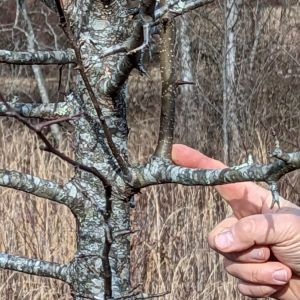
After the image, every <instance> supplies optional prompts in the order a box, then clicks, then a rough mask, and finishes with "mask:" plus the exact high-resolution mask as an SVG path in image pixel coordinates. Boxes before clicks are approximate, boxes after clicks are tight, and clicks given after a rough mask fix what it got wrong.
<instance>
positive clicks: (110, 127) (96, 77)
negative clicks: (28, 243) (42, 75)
mask: <svg viewBox="0 0 300 300" xmlns="http://www.w3.org/2000/svg"><path fill="white" fill-rule="evenodd" d="M42 2H43V3H44V4H45V5H46V6H47V7H48V8H49V9H50V10H52V11H55V12H56V13H57V14H58V18H59V21H58V22H59V25H60V27H61V29H62V30H63V32H64V33H65V36H66V39H68V41H69V42H70V44H71V46H72V49H64V50H60V51H58V50H56V51H43V50H42V49H39V50H38V51H35V52H32V51H31V52H29V51H28V52H16V51H9V50H5V49H3V50H0V61H1V62H2V63H9V64H26V65H43V64H49V65H64V64H75V65H76V66H75V70H76V71H77V73H78V74H77V78H76V87H75V88H74V89H73V90H70V91H69V92H68V93H67V94H65V98H64V101H63V102H58V103H46V104H45V103H43V104H37V103H35V104H30V103H18V102H15V101H13V102H12V101H8V100H7V99H6V97H5V96H1V101H2V104H1V106H0V113H1V115H3V116H8V117H12V118H15V119H17V120H18V121H20V122H21V123H22V124H24V126H27V127H28V128H29V129H30V130H32V131H33V132H35V133H36V134H37V135H38V137H39V139H40V140H41V146H40V149H41V150H42V151H48V152H50V153H52V154H53V155H57V156H58V157H60V158H61V159H62V160H65V161H67V162H68V163H70V164H71V165H73V166H74V167H75V176H74V177H73V178H72V179H71V180H70V181H69V182H67V183H66V184H58V183H55V182H51V181H49V180H45V179H42V178H38V177H35V176H31V175H29V174H24V173H20V172H17V171H13V170H8V169H2V170H0V185H1V186H5V187H8V188H13V189H18V190H21V191H24V192H27V193H30V194H33V195H37V196H40V197H43V198H45V199H49V200H52V201H55V202H58V203H61V204H64V205H66V206H67V207H68V208H69V209H70V210H71V211H72V213H73V214H74V216H75V218H76V221H77V230H76V234H77V251H76V254H75V256H74V258H73V260H72V261H71V262H70V263H69V264H59V263H55V262H48V261H43V260H36V259H29V258H24V257H17V256H13V255H10V254H7V253H1V254H0V267H1V268H4V269H9V270H15V271H19V272H24V273H28V274H33V275H38V276H46V277H51V278H56V279H60V280H62V281H65V282H66V283H68V284H69V285H70V288H71V291H72V295H73V296H74V299H76V300H81V299H99V300H100V299H141V298H154V297H159V296H162V295H165V294H166V293H167V291H161V293H158V294H146V293H143V292H140V291H138V290H137V289H136V288H135V287H130V274H129V273H130V272H129V257H130V250H129V237H130V235H131V234H132V233H133V232H134V230H132V229H131V228H130V222H129V208H130V207H131V206H134V201H133V196H134V195H135V194H136V193H139V192H140V190H141V189H142V188H144V187H147V186H151V185H158V184H164V183H180V184H183V185H204V186H213V185H219V184H226V183H232V182H242V181H263V182H266V183H267V184H269V186H270V189H271V191H272V194H273V204H272V206H273V205H274V204H278V205H279V204H280V202H279V194H278V189H277V182H278V180H279V179H280V178H281V177H282V176H283V175H285V174H287V173H289V172H291V171H293V170H296V169H299V168H300V152H292V153H285V152H283V151H282V150H281V148H280V145H279V141H278V139H277V137H276V134H275V133H274V132H273V135H274V141H275V149H274V151H271V153H270V157H275V158H277V159H278V160H276V161H275V162H273V163H271V164H268V165H257V164H254V163H253V161H252V159H251V157H249V159H248V162H246V163H244V164H241V165H238V166H234V167H230V168H227V169H223V170H199V169H189V168H184V167H178V166H176V165H174V164H173V163H172V160H171V148H172V144H173V135H174V119H175V98H176V93H177V89H178V87H180V86H182V85H187V84H192V83H193V82H191V81H190V80H192V77H191V76H189V75H187V79H186V78H176V77H175V74H176V72H175V62H174V60H175V59H174V58H175V55H174V45H175V22H174V17H176V16H178V15H182V14H184V13H188V12H189V11H191V10H193V9H195V8H197V7H199V6H203V5H205V4H207V3H209V2H211V0H188V1H186V2H182V1H178V0H171V1H166V0H161V1H160V3H159V8H157V9H155V7H156V2H155V1H153V0H141V1H140V3H139V6H138V7H136V8H132V9H129V10H128V9H127V8H126V7H125V4H123V3H122V2H121V1H114V2H113V1H112V2H110V1H91V0H77V1H59V0H55V1H54V0H42ZM238 5H239V3H237V2H236V1H230V0H228V1H227V2H226V4H225V6H224V11H225V14H224V16H225V22H226V24H225V30H224V32H225V33H226V42H225V46H224V53H225V54H226V55H225V57H228V59H227V58H226V59H225V63H224V69H223V71H224V72H225V75H224V81H223V83H224V91H225V94H226V96H225V99H228V97H229V96H230V97H232V95H233V97H235V92H234V91H233V90H232V88H231V87H230V86H231V83H232V81H233V78H234V76H235V75H234V60H235V51H236V50H235V46H234V40H235V39H236V37H235V32H234V25H235V22H236V18H237V14H238V12H237V9H238ZM178 24H179V26H180V23H178ZM257 30H259V28H258V27H257ZM153 34H159V53H160V71H161V88H162V92H161V118H160V130H159V138H158V143H157V147H156V150H155V151H154V153H153V155H152V156H151V157H150V158H149V161H148V162H147V163H145V164H143V165H137V166H136V165H134V166H133V165H132V164H131V163H130V161H129V159H128V155H127V139H128V134H129V128H128V126H127V121H126V101H128V99H127V98H128V97H127V79H128V77H129V75H130V73H131V71H132V70H133V69H134V68H136V69H138V70H139V72H140V73H141V74H143V75H147V74H146V70H145V69H144V66H143V56H144V54H145V52H147V51H150V53H151V38H152V37H151V36H152V35H153ZM180 35H181V36H182V35H184V31H183V30H182V28H179V36H180ZM227 39H228V40H227ZM184 42H185V43H186V41H183V40H182V44H184ZM253 47H255V44H254V46H253ZM255 52H256V50H255V49H254V48H253V53H254V55H255ZM228 61H230V62H232V64H231V63H230V64H227V63H228ZM252 63H253V62H252ZM252 68H253V67H251V70H252ZM230 81H231V83H230ZM228 82H229V83H228ZM226 101H227V100H226ZM231 103H232V105H233V108H232V111H234V109H235V100H234V101H232V102H231ZM227 105H228V104H227V102H224V107H225V109H227ZM226 113H227V112H226ZM30 118H39V119H44V120H43V122H41V123H38V124H36V125H33V124H32V123H30V122H29V121H28V119H30ZM63 122H69V123H70V124H71V125H72V126H73V127H74V130H75V157H76V158H75V160H73V159H71V158H70V157H68V156H66V155H65V154H63V153H61V152H60V151H58V150H57V149H56V148H55V147H53V146H52V145H51V143H50V142H49V140H48V139H47V138H46V136H45V135H44V134H43V129H44V128H46V127H49V126H52V125H56V124H61V123H63ZM226 122H227V121H226ZM225 125H226V126H227V124H225ZM225 141H226V138H225V136H224V143H225ZM226 151H227V150H226ZM46 201H47V200H46Z"/></svg>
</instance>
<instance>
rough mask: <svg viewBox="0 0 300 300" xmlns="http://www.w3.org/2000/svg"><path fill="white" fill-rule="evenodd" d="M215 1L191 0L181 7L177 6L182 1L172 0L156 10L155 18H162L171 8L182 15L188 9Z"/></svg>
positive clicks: (173, 11)
mask: <svg viewBox="0 0 300 300" xmlns="http://www.w3.org/2000/svg"><path fill="white" fill-rule="evenodd" d="M213 1H214V0H189V1H187V2H186V3H185V6H184V7H183V8H180V7H176V5H177V4H178V3H179V2H180V0H171V1H169V2H167V3H166V4H164V5H163V6H162V7H161V8H159V9H158V10H156V11H155V20H158V19H159V18H161V17H162V16H163V15H164V14H165V13H167V12H168V11H170V9H171V8H172V9H173V10H172V11H170V12H172V13H175V14H177V15H182V14H184V13H186V12H188V11H191V10H194V9H196V8H198V7H201V6H204V5H206V4H209V3H211V2H213ZM174 7H175V9H174Z"/></svg>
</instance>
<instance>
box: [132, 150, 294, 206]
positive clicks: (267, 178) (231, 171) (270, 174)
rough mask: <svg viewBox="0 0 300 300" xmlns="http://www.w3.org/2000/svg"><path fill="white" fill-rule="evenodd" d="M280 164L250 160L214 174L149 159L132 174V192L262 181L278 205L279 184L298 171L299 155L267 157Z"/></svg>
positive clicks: (287, 154)
mask: <svg viewBox="0 0 300 300" xmlns="http://www.w3.org/2000/svg"><path fill="white" fill-rule="evenodd" d="M270 155H271V156H272V157H276V158H278V159H280V160H278V161H276V162H274V163H272V164H269V165H256V164H252V163H253V162H252V159H251V157H250V159H249V160H248V162H247V163H244V164H242V165H239V166H234V167H231V168H225V169H217V170H202V169H190V168H184V167H179V166H175V165H173V164H172V163H171V161H170V160H166V159H163V158H160V157H152V159H151V162H150V163H149V164H147V165H146V166H143V167H138V168H136V169H134V170H133V173H134V177H135V178H136V182H135V184H134V187H135V188H142V187H145V186H148V185H153V184H160V183H180V184H183V185H203V186H214V185H223V184H228V183H236V182H244V181H255V182H258V181H263V182H266V183H268V184H269V186H270V187H271V191H272V195H273V202H272V207H273V206H274V204H275V203H277V204H278V205H279V202H278V201H279V197H278V190H277V188H276V187H275V185H276V184H277V182H278V180H279V179H280V178H281V177H282V176H284V175H285V174H288V173H290V172H292V171H294V170H297V169H300V152H293V153H284V152H282V151H281V150H279V149H278V148H276V149H275V151H274V152H273V153H271V154H270Z"/></svg>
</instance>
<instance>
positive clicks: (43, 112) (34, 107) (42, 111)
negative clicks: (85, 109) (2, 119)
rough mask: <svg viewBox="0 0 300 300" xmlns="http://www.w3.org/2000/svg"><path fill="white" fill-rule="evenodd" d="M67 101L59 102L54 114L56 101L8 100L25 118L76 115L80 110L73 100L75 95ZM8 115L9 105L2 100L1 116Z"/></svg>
mask: <svg viewBox="0 0 300 300" xmlns="http://www.w3.org/2000/svg"><path fill="white" fill-rule="evenodd" d="M67 98H69V99H68V101H67V102H59V103H58V105H57V109H56V111H55V112H54V114H53V108H54V105H55V104H54V103H47V104H42V103H16V102H7V103H8V104H9V106H10V107H11V108H12V109H13V110H14V111H15V112H16V113H17V114H18V115H20V116H22V117H25V118H42V119H46V120H47V119H56V118H60V117H65V116H70V115H75V114H76V113H78V112H79V109H80V108H79V106H78V105H76V104H77V102H75V101H73V95H72V94H70V95H69V96H67ZM6 115H7V107H6V106H5V105H4V103H1V102H0V116H6Z"/></svg>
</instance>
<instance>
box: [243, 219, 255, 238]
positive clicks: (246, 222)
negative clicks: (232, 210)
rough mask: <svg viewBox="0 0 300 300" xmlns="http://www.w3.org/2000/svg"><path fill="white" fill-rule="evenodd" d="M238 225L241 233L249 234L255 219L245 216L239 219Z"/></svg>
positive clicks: (253, 226)
mask: <svg viewBox="0 0 300 300" xmlns="http://www.w3.org/2000/svg"><path fill="white" fill-rule="evenodd" d="M240 226H241V229H242V232H243V233H245V234H251V233H252V232H253V231H254V229H255V221H254V220H253V219H252V218H248V219H247V218H245V219H242V220H240Z"/></svg>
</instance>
